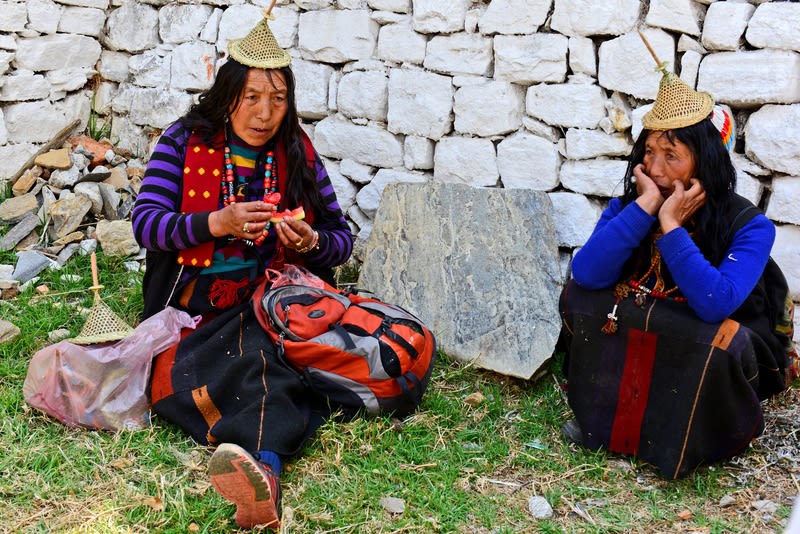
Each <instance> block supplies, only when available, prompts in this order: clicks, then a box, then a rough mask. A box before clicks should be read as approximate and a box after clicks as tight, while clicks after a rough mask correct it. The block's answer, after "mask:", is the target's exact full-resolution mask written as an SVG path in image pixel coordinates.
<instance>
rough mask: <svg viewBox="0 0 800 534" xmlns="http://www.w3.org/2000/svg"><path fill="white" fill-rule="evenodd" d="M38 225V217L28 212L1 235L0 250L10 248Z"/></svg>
mask: <svg viewBox="0 0 800 534" xmlns="http://www.w3.org/2000/svg"><path fill="white" fill-rule="evenodd" d="M37 226H39V217H37V216H36V214H35V213H29V214H28V215H27V216H26V217H25V218H24V219H22V220H21V221H20V222H18V223H17V224H16V225H14V227H13V228H11V229H10V230H9V231H8V232H6V234H5V235H4V236H3V237H0V250H11V249H12V248H14V247H15V246H17V245H18V244H19V243H20V242H21V241H22V240H23V239H25V238H26V237H27V236H28V235H30V233H31V232H33V231H34V230H35V229H36V227H37Z"/></svg>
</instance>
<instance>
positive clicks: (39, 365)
mask: <svg viewBox="0 0 800 534" xmlns="http://www.w3.org/2000/svg"><path fill="white" fill-rule="evenodd" d="M198 322H199V317H198V318H196V319H193V318H192V317H190V316H189V314H188V313H186V312H183V311H180V310H177V309H175V308H166V309H164V310H162V311H160V312H159V313H157V314H155V315H153V316H152V317H150V318H148V319H147V320H145V321H142V323H141V324H139V326H137V327H136V329H134V331H133V333H131V334H130V335H129V336H128V337H126V338H125V339H121V340H119V341H115V342H112V343H103V344H97V345H76V344H74V343H70V342H69V341H67V340H64V341H60V342H58V343H56V344H55V345H50V346H48V347H45V348H43V349H41V350H40V351H38V352H37V353H36V354H34V355H33V358H32V359H31V363H30V365H29V366H28V375H27V376H26V377H25V383H24V384H23V386H22V392H23V394H24V396H25V400H26V401H27V402H28V404H30V405H31V406H33V407H34V408H38V409H39V410H42V411H43V412H45V413H47V414H49V415H52V416H53V417H55V418H56V419H58V420H59V421H61V422H62V423H64V424H66V425H70V426H84V427H89V428H100V429H106V430H122V429H128V430H137V429H140V428H144V427H145V426H147V424H148V422H149V409H150V400H149V399H148V396H147V394H148V389H149V388H148V383H149V381H150V367H151V364H152V361H153V358H154V357H155V356H156V355H157V354H159V353H160V352H163V351H164V350H166V349H167V348H169V347H170V346H172V345H174V344H175V343H177V342H178V341H179V340H180V334H181V329H183V328H195V327H196V326H197V323H198Z"/></svg>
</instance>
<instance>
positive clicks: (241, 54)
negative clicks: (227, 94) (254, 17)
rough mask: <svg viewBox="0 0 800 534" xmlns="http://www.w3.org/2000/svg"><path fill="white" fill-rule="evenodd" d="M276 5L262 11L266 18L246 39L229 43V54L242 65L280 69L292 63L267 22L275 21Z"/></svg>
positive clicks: (290, 57) (273, 3)
mask: <svg viewBox="0 0 800 534" xmlns="http://www.w3.org/2000/svg"><path fill="white" fill-rule="evenodd" d="M274 5H275V0H273V2H272V5H271V6H270V7H269V9H265V10H262V14H263V15H264V18H263V19H261V21H260V22H259V23H258V24H256V26H255V28H253V29H252V30H250V33H248V34H247V36H246V37H245V38H244V39H237V40H235V41H231V42H230V43H228V53H229V54H230V56H231V57H232V58H233V59H235V60H236V61H238V62H239V63H241V64H242V65H247V66H248V67H255V68H259V69H280V68H283V67H286V66H287V65H289V63H291V62H292V56H290V55H289V53H288V52H286V50H284V49H283V48H281V47H280V45H278V41H277V40H276V39H275V36H274V35H273V34H272V30H270V29H269V25H268V24H267V20H275V16H274V15H272V7H273V6H274Z"/></svg>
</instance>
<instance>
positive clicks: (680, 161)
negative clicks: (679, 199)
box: [643, 132, 694, 198]
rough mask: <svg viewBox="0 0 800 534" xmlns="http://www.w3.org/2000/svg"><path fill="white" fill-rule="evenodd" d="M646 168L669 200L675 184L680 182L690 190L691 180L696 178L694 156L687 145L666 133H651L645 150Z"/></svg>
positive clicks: (662, 193)
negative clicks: (677, 181)
mask: <svg viewBox="0 0 800 534" xmlns="http://www.w3.org/2000/svg"><path fill="white" fill-rule="evenodd" d="M643 163H644V168H645V172H646V173H647V175H648V176H649V177H650V178H652V179H653V181H654V182H655V183H656V185H657V186H658V189H659V190H660V191H661V195H662V196H663V197H664V198H667V197H668V196H670V195H671V194H672V191H673V190H674V186H673V182H674V181H675V180H680V181H681V182H682V183H683V185H684V186H685V187H686V188H687V189H688V188H689V179H690V178H693V177H694V155H693V154H692V151H691V150H690V149H689V147H688V146H686V144H685V143H683V142H681V141H680V140H678V138H677V137H675V136H674V135H673V136H672V139H671V140H670V138H669V137H667V135H666V132H650V133H649V134H648V136H647V140H646V142H645V149H644V161H643Z"/></svg>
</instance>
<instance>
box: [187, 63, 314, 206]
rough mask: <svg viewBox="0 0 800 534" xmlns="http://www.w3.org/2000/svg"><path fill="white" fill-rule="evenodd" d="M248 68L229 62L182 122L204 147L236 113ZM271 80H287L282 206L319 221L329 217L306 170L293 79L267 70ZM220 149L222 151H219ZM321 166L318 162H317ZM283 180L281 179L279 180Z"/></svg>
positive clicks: (287, 70) (286, 70)
mask: <svg viewBox="0 0 800 534" xmlns="http://www.w3.org/2000/svg"><path fill="white" fill-rule="evenodd" d="M250 68H251V67H248V66H246V65H242V64H241V63H239V62H238V61H236V60H234V59H230V58H229V59H228V61H226V62H225V64H224V65H222V67H220V69H219V71H218V72H217V77H216V79H215V80H214V85H212V86H211V88H210V89H208V90H207V91H205V92H204V93H202V94H201V95H200V97H199V98H198V101H197V103H196V104H194V105H192V107H191V108H189V112H188V113H186V115H185V116H184V117H183V118H182V119H181V121H182V122H183V124H184V126H185V127H186V128H188V129H190V130H193V131H194V132H195V133H196V134H197V135H199V136H200V137H201V138H202V139H203V142H204V143H206V144H207V145H213V141H214V138H215V136H216V135H217V133H218V132H220V131H223V130H224V129H225V128H226V122H227V120H228V117H229V115H230V113H229V110H231V109H236V107H237V106H238V105H239V101H240V99H241V96H242V91H243V90H244V86H245V83H246V82H247V72H248V71H249V70H250ZM266 72H267V74H268V75H269V76H270V79H272V74H273V72H280V73H282V74H283V76H284V78H285V79H286V93H287V99H288V102H287V103H288V111H287V112H286V116H285V117H284V118H283V121H282V122H281V126H280V128H278V132H277V133H276V134H275V137H276V138H277V139H280V140H281V141H283V146H284V147H285V150H286V171H287V174H288V177H287V180H286V185H285V187H286V196H287V198H286V202H284V203H283V204H284V206H287V207H290V208H291V207H295V206H298V205H299V204H300V202H301V201H304V202H305V205H306V206H307V207H309V206H310V208H311V210H312V211H313V212H314V215H316V216H317V217H319V218H325V217H327V216H328V208H327V206H325V203H324V201H323V199H322V195H321V194H320V192H319V190H318V188H317V182H316V180H317V173H316V170H315V169H314V168H312V167H311V166H309V164H308V162H307V159H306V148H305V144H304V143H303V133H302V130H301V129H300V120H299V118H298V116H297V105H296V103H295V79H294V74H293V73H292V69H291V68H290V67H288V66H286V67H283V68H281V69H275V70H274V71H273V70H269V69H268V70H266ZM219 148H222V147H219ZM317 163H321V162H317ZM281 178H283V177H281Z"/></svg>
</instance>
